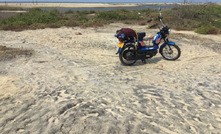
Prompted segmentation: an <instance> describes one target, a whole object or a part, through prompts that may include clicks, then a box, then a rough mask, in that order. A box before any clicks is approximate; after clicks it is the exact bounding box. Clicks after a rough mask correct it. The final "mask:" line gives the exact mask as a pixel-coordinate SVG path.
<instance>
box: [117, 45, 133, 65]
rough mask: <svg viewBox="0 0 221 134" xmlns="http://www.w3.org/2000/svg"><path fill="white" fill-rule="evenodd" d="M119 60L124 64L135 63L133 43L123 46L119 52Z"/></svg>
mask: <svg viewBox="0 0 221 134" xmlns="http://www.w3.org/2000/svg"><path fill="white" fill-rule="evenodd" d="M119 58H120V61H121V63H122V64H123V65H125V66H131V65H133V64H134V63H136V61H137V58H136V53H135V46H134V45H127V46H125V47H124V48H123V49H122V51H121V52H120V54H119Z"/></svg>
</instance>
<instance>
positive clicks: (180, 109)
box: [0, 23, 221, 134]
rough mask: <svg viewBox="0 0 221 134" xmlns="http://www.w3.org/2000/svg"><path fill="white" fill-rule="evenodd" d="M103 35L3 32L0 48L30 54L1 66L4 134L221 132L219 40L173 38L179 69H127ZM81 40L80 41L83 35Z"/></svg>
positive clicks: (158, 62)
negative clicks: (30, 52)
mask: <svg viewBox="0 0 221 134" xmlns="http://www.w3.org/2000/svg"><path fill="white" fill-rule="evenodd" d="M122 27H130V28H134V29H137V31H148V33H147V35H153V34H154V33H156V32H157V30H155V29H152V30H147V29H146V26H132V25H125V24H120V23H115V24H110V25H107V26H104V27H101V28H85V29H82V28H79V27H76V28H66V27H62V28H58V29H49V28H48V29H40V30H27V31H22V32H12V31H0V40H1V42H0V46H6V47H7V48H11V49H17V50H18V49H19V50H27V51H32V54H31V55H30V54H29V55H27V54H22V53H21V54H19V55H16V56H14V58H9V59H7V58H6V59H4V60H0V117H1V118H0V132H1V133H3V134H7V133H12V134H13V133H22V134H28V133H39V134H42V133H48V134H62V133H65V134H68V133H70V134H105V133H108V134H110V133H119V134H127V133H128V134H135V133H139V134H141V133H143V134H147V133H150V134H153V133H162V134H173V133H174V134H184V133H185V134H186V133H189V134H191V133H194V134H195V133H220V132H221V82H220V81H221V62H220V61H221V55H220V53H221V49H220V48H221V44H220V42H221V38H220V37H221V36H220V35H199V34H196V33H194V32H191V31H172V35H171V40H173V41H175V42H176V44H177V45H178V46H179V47H180V48H181V50H182V55H181V57H180V58H179V59H178V60H177V61H167V60H164V59H163V58H162V57H161V55H160V54H157V55H156V56H155V57H153V58H152V59H149V60H147V63H146V64H143V63H142V62H140V61H138V62H137V63H136V64H135V65H134V66H131V67H128V66H123V65H122V64H121V63H120V61H119V58H118V56H117V55H115V52H116V46H117V43H118V41H117V39H116V38H114V33H115V31H116V30H119V29H120V28H122ZM79 33H81V34H79Z"/></svg>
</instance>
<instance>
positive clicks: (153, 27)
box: [150, 24, 158, 28]
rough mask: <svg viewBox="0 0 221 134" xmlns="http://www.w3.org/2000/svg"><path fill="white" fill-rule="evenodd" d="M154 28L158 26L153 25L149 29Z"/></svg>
mask: <svg viewBox="0 0 221 134" xmlns="http://www.w3.org/2000/svg"><path fill="white" fill-rule="evenodd" d="M156 26H158V24H154V25H152V26H150V28H154V27H156Z"/></svg>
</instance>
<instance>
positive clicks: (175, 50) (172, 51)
mask: <svg viewBox="0 0 221 134" xmlns="http://www.w3.org/2000/svg"><path fill="white" fill-rule="evenodd" d="M160 54H161V55H162V56H163V58H164V59H166V60H171V61H174V60H177V59H178V58H179V57H180V55H181V51H180V48H179V47H178V46H177V45H176V44H175V45H165V46H163V47H161V48H160Z"/></svg>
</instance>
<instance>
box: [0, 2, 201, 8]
mask: <svg viewBox="0 0 221 134" xmlns="http://www.w3.org/2000/svg"><path fill="white" fill-rule="evenodd" d="M192 4H194V5H195V4H199V3H192ZM145 5H146V6H151V5H153V6H154V5H183V3H0V7H16V8H56V7H59V8H100V7H138V6H145Z"/></svg>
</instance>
